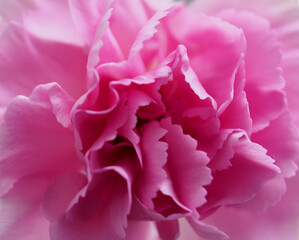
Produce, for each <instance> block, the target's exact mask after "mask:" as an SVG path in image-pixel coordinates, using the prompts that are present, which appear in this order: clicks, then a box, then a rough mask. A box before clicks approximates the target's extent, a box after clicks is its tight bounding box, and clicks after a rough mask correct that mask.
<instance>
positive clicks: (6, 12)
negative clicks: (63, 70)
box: [0, 0, 83, 46]
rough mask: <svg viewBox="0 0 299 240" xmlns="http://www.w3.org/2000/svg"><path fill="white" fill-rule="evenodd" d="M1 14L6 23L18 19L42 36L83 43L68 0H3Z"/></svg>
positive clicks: (55, 39) (34, 32) (60, 40)
mask: <svg viewBox="0 0 299 240" xmlns="http://www.w3.org/2000/svg"><path fill="white" fill-rule="evenodd" d="M0 15H1V16H2V17H3V21H4V22H5V23H6V24H7V23H8V22H10V21H17V22H19V23H21V24H22V25H23V26H24V27H25V28H26V29H27V30H28V31H29V32H31V33H33V34H34V35H36V36H38V37H40V38H43V39H47V40H54V41H59V42H64V43H69V44H74V45H79V46H82V45H83V42H82V40H81V39H80V36H79V35H78V33H77V31H76V29H75V26H74V24H73V21H72V18H71V14H70V11H69V6H68V0H45V1H43V2H40V1H38V0H26V1H17V0H2V1H1V8H0Z"/></svg>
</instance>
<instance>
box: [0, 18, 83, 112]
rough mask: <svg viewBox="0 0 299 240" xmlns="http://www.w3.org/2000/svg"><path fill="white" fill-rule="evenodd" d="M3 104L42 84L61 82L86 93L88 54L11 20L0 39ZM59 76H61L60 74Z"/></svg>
mask: <svg viewBox="0 0 299 240" xmlns="http://www.w3.org/2000/svg"><path fill="white" fill-rule="evenodd" d="M0 46H1V51H0V62H1V64H0V74H1V80H0V81H1V90H0V108H2V109H3V108H5V107H6V106H7V104H8V103H9V101H10V100H11V99H12V98H13V97H15V96H17V95H19V94H23V95H27V96H28V95H29V94H30V93H31V91H32V90H33V88H34V87H35V86H37V85H38V84H42V83H49V82H57V83H58V84H60V85H61V86H62V87H63V88H64V89H65V90H66V91H67V92H68V93H69V94H70V95H71V96H73V97H75V98H77V97H79V96H80V95H81V94H82V93H84V90H85V89H86V87H85V81H84V79H85V74H86V54H85V53H84V51H83V50H82V49H80V48H78V47H74V46H71V45H66V44H63V43H57V42H51V41H46V40H42V39H40V38H37V37H35V36H33V35H31V34H29V33H28V32H27V31H26V30H25V29H24V28H22V27H21V26H20V25H18V24H16V23H13V24H10V25H9V27H8V28H7V29H6V31H5V32H4V33H3V34H2V36H1V39H0ZM57 76H59V77H57Z"/></svg>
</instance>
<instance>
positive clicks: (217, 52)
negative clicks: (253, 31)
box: [167, 9, 246, 108]
mask: <svg viewBox="0 0 299 240" xmlns="http://www.w3.org/2000/svg"><path fill="white" fill-rule="evenodd" d="M199 22H200V23H201V24H198V23H199ZM167 29H168V31H169V32H170V33H169V34H171V35H172V37H173V38H174V40H173V41H176V42H178V43H181V44H183V45H184V46H186V48H187V49H188V54H189V59H190V64H191V66H192V68H193V69H194V71H195V73H196V75H197V76H198V79H199V81H200V82H201V84H202V85H203V86H204V88H205V90H206V91H207V92H208V93H209V94H210V95H211V96H212V97H213V98H214V99H215V100H216V102H217V104H218V108H220V106H221V105H222V104H223V103H225V102H226V101H227V100H229V99H231V94H232V90H233V85H234V79H235V74H236V71H237V69H238V66H239V64H240V60H241V58H242V55H243V54H244V52H245V49H246V42H245V39H244V35H243V32H242V31H241V30H240V29H238V28H236V27H235V26H233V25H231V24H228V23H227V22H224V21H221V20H219V19H216V18H211V17H207V16H204V15H198V14H193V13H191V12H188V11H187V10H186V9H182V10H181V11H178V12H176V13H175V14H173V16H172V17H169V20H168V23H167Z"/></svg>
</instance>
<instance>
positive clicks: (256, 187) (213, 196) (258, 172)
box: [202, 132, 279, 211]
mask: <svg viewBox="0 0 299 240" xmlns="http://www.w3.org/2000/svg"><path fill="white" fill-rule="evenodd" d="M234 138H237V139H238V143H237V144H236V145H234V151H235V154H234V157H233V158H232V159H231V164H232V166H231V167H229V168H227V169H225V170H222V171H217V172H214V173H213V181H212V183H211V184H210V185H209V186H207V187H206V188H207V192H208V195H207V203H206V204H205V205H204V206H203V207H202V210H203V211H206V210H208V209H211V208H215V207H218V206H221V205H227V204H237V203H241V202H244V201H247V200H249V199H251V198H253V197H254V196H255V194H256V193H257V192H259V191H260V190H261V189H262V188H263V187H264V186H265V185H266V183H267V182H268V181H269V180H270V179H273V178H274V177H276V175H277V173H279V168H278V167H277V166H275V165H274V164H273V162H274V160H273V159H272V158H270V157H268V156H267V155H266V150H265V149H264V148H262V147H261V146H260V145H258V144H256V143H253V142H251V141H250V140H249V139H248V137H247V136H246V135H245V134H244V133H242V132H239V133H238V132H236V133H235V134H234Z"/></svg>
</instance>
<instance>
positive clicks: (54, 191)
mask: <svg viewBox="0 0 299 240" xmlns="http://www.w3.org/2000/svg"><path fill="white" fill-rule="evenodd" d="M86 183H87V178H86V177H85V176H84V175H83V174H80V173H78V172H69V173H64V174H62V175H59V176H56V177H54V179H53V181H52V185H51V186H50V187H49V188H48V189H47V191H46V192H45V194H44V195H43V202H42V208H41V210H42V212H43V215H44V216H45V217H46V218H47V219H48V220H49V221H51V222H53V221H57V220H59V218H61V217H63V216H64V214H65V211H66V210H67V207H68V205H69V204H70V202H71V200H72V199H73V198H74V196H75V195H76V194H77V193H78V192H79V191H80V190H81V189H82V188H83V187H84V186H85V185H86Z"/></svg>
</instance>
